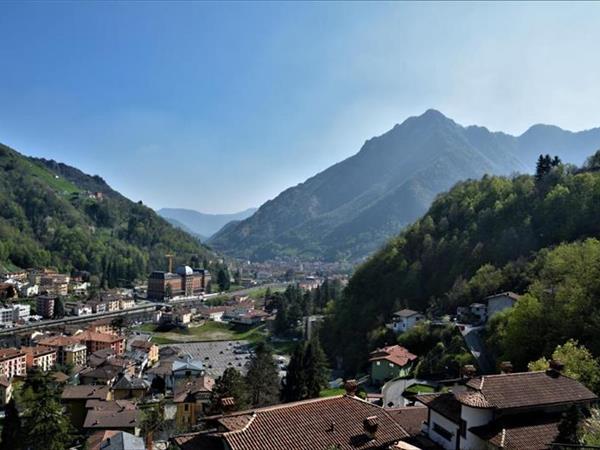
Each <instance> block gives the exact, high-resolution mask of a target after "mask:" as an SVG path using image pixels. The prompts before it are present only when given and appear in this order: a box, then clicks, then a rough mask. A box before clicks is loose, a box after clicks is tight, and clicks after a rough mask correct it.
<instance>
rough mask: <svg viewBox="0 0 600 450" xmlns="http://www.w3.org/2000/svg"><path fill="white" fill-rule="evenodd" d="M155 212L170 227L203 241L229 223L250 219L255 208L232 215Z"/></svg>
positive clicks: (171, 211)
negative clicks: (172, 226) (166, 221)
mask: <svg viewBox="0 0 600 450" xmlns="http://www.w3.org/2000/svg"><path fill="white" fill-rule="evenodd" d="M157 212H158V214H159V215H160V216H161V217H163V218H165V219H166V220H168V221H169V222H170V223H171V224H172V225H174V226H176V227H178V228H181V229H182V230H184V231H186V232H188V233H190V234H192V235H194V236H196V237H198V238H199V239H200V240H202V241H205V240H206V239H208V238H209V237H211V236H212V235H213V234H215V233H216V232H217V231H219V230H220V229H221V228H223V227H224V226H225V225H226V224H228V223H229V222H232V221H240V220H244V219H246V218H248V217H250V216H251V215H252V214H254V213H255V212H256V208H248V209H246V210H244V211H240V212H237V213H232V214H206V213H202V212H199V211H195V210H193V209H183V208H161V209H159V210H158V211H157Z"/></svg>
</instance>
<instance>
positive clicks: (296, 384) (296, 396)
mask: <svg viewBox="0 0 600 450" xmlns="http://www.w3.org/2000/svg"><path fill="white" fill-rule="evenodd" d="M305 363H306V360H305V345H304V343H303V342H301V343H298V344H297V345H296V347H295V348H294V351H293V353H292V356H291V358H290V363H289V364H288V368H287V373H286V376H285V380H284V383H283V388H282V391H281V396H282V398H283V401H284V402H294V401H297V400H303V399H305V398H307V397H308V391H307V387H306V382H307V380H306V367H305Z"/></svg>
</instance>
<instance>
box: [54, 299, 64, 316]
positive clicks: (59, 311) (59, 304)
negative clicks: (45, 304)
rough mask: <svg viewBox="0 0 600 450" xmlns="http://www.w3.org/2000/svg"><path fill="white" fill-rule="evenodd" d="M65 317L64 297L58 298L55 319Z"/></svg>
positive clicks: (55, 303) (55, 305)
mask: <svg viewBox="0 0 600 450" xmlns="http://www.w3.org/2000/svg"><path fill="white" fill-rule="evenodd" d="M63 317H65V302H64V300H63V299H62V297H57V298H56V301H55V302H54V318H55V319H62V318H63Z"/></svg>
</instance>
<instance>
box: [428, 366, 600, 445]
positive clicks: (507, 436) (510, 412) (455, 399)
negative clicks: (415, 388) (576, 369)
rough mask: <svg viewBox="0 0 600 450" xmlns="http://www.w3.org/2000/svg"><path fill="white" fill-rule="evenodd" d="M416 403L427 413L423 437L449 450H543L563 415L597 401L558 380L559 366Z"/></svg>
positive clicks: (484, 380)
mask: <svg viewBox="0 0 600 450" xmlns="http://www.w3.org/2000/svg"><path fill="white" fill-rule="evenodd" d="M416 399H417V401H418V402H421V403H423V404H424V405H425V406H427V407H428V408H429V411H428V418H427V421H426V422H425V423H424V424H423V431H424V433H425V434H426V435H427V436H428V437H429V438H430V439H431V440H433V441H434V442H436V443H437V444H439V445H440V446H441V447H443V448H444V449H447V450H456V449H461V450H479V449H507V448H511V449H530V450H536V449H546V448H548V446H549V445H550V444H551V443H552V442H553V441H554V439H555V438H556V436H557V435H558V425H559V423H560V421H561V419H562V413H563V412H564V411H566V410H567V409H568V408H569V407H570V406H572V405H575V404H578V405H582V406H589V405H590V404H591V403H592V402H595V401H597V397H596V395H595V394H594V393H593V392H591V391H590V390H588V389H587V388H586V387H585V386H583V385H582V384H581V383H579V382H578V381H575V380H574V379H572V378H569V377H566V376H564V375H562V374H561V373H560V366H559V367H556V366H553V368H551V369H548V370H547V371H540V372H524V373H510V374H500V375H486V376H481V377H478V378H472V379H470V380H469V381H468V382H467V383H466V389H465V390H461V391H460V392H458V391H457V392H455V393H441V394H422V395H418V396H417V397H416Z"/></svg>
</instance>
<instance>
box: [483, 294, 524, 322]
mask: <svg viewBox="0 0 600 450" xmlns="http://www.w3.org/2000/svg"><path fill="white" fill-rule="evenodd" d="M519 298H520V295H518V294H515V293H514V292H502V293H501V294H494V295H490V296H489V297H486V299H485V301H486V303H487V318H488V320H489V319H491V318H492V316H493V315H494V314H496V313H499V312H500V311H504V310H505V309H508V308H512V307H513V306H515V303H516V302H517V300H519Z"/></svg>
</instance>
